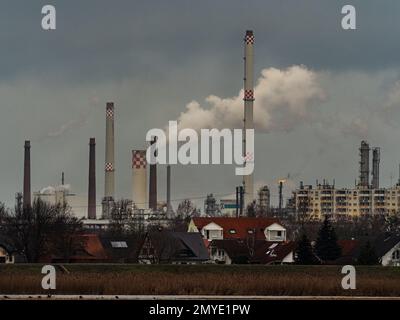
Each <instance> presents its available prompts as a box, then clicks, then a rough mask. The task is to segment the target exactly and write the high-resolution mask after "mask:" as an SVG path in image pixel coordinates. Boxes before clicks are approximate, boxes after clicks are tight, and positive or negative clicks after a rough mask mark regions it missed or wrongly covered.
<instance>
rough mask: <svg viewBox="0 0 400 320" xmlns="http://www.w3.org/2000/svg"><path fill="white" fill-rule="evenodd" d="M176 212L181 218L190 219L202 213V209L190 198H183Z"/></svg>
mask: <svg viewBox="0 0 400 320" xmlns="http://www.w3.org/2000/svg"><path fill="white" fill-rule="evenodd" d="M176 213H177V215H178V217H179V218H180V219H183V220H186V221H187V220H189V219H190V218H192V217H196V216H199V215H200V210H199V209H197V208H196V207H195V205H194V204H193V202H192V201H190V200H189V199H185V200H183V201H182V202H181V203H180V204H179V205H178V209H177V210H176Z"/></svg>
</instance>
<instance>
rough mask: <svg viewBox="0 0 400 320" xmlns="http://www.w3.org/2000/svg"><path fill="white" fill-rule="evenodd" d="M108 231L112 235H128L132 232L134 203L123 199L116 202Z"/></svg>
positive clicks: (112, 209)
mask: <svg viewBox="0 0 400 320" xmlns="http://www.w3.org/2000/svg"><path fill="white" fill-rule="evenodd" d="M110 216H111V217H110V225H109V227H108V231H109V233H110V234H112V235H126V234H128V233H130V232H131V231H132V228H133V225H132V224H133V220H132V201H131V200H127V199H121V200H118V201H115V202H114V204H113V206H112V208H111V214H110Z"/></svg>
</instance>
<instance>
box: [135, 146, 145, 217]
mask: <svg viewBox="0 0 400 320" xmlns="http://www.w3.org/2000/svg"><path fill="white" fill-rule="evenodd" d="M132 201H133V202H134V204H135V205H136V207H137V208H138V209H147V208H148V200H147V160H146V150H133V151H132Z"/></svg>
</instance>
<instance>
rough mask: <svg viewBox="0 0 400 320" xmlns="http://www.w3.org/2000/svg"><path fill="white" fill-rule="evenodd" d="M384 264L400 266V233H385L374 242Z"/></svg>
mask: <svg viewBox="0 0 400 320" xmlns="http://www.w3.org/2000/svg"><path fill="white" fill-rule="evenodd" d="M373 247H374V249H375V253H376V254H377V255H378V257H379V260H380V262H381V264H382V265H383V266H396V267H399V266H400V234H390V233H384V234H382V235H381V236H379V237H378V238H376V239H375V241H374V242H373Z"/></svg>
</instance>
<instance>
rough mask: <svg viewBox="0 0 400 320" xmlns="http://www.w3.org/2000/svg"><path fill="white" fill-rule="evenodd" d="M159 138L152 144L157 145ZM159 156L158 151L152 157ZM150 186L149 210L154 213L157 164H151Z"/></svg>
mask: <svg viewBox="0 0 400 320" xmlns="http://www.w3.org/2000/svg"><path fill="white" fill-rule="evenodd" d="M156 141H157V138H156V137H155V138H154V140H153V141H152V142H151V144H154V143H156ZM153 156H154V157H156V156H157V151H155V154H154V155H152V157H153ZM149 175H150V185H149V208H150V209H152V210H153V211H156V210H157V164H155V163H154V164H150V174H149Z"/></svg>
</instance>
